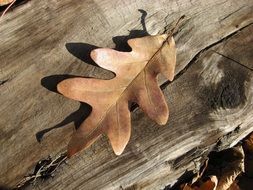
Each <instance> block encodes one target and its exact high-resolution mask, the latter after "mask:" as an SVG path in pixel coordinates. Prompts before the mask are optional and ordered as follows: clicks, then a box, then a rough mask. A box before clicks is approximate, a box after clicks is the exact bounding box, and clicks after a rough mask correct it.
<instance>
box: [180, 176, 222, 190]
mask: <svg viewBox="0 0 253 190" xmlns="http://www.w3.org/2000/svg"><path fill="white" fill-rule="evenodd" d="M217 184H218V179H217V177H216V176H210V177H208V179H207V180H206V181H201V180H199V181H198V182H197V183H196V184H193V185H189V184H186V185H185V186H184V187H183V190H216V187H217Z"/></svg>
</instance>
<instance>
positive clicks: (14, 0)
mask: <svg viewBox="0 0 253 190" xmlns="http://www.w3.org/2000/svg"><path fill="white" fill-rule="evenodd" d="M15 2H16V0H13V1H12V2H11V4H9V6H8V7H7V8H6V9H5V10H4V12H3V13H2V15H1V17H0V20H1V19H2V18H3V16H4V15H5V13H6V12H7V11H8V10H9V9H10V8H11V6H12V5H13V4H14V3H15Z"/></svg>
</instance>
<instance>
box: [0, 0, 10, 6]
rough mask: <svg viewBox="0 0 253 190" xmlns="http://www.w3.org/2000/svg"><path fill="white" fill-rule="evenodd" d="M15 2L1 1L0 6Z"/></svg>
mask: <svg viewBox="0 0 253 190" xmlns="http://www.w3.org/2000/svg"><path fill="white" fill-rule="evenodd" d="M12 1H13V0H0V6H3V5H7V4H10V3H11V2H12Z"/></svg>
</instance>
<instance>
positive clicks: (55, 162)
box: [17, 153, 67, 189]
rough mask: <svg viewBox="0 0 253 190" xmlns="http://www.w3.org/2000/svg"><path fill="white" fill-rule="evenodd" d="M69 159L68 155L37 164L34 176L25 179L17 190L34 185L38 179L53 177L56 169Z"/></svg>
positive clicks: (49, 158) (61, 155)
mask: <svg viewBox="0 0 253 190" xmlns="http://www.w3.org/2000/svg"><path fill="white" fill-rule="evenodd" d="M66 159H67V156H66V153H62V154H59V155H57V156H56V157H55V158H54V159H52V158H51V157H48V158H47V159H44V160H41V161H39V162H38V163H37V165H36V167H37V166H38V169H36V167H35V170H34V172H33V174H30V175H29V176H26V177H24V178H23V179H22V180H21V181H20V182H19V183H18V185H17V189H19V188H22V187H23V186H25V185H26V184H28V183H32V184H34V183H35V182H36V180H37V179H38V178H46V177H49V176H52V174H53V173H54V172H55V171H56V169H57V168H58V167H59V166H60V165H61V164H62V163H63V162H64V161H65V160H66Z"/></svg>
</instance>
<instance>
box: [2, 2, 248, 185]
mask: <svg viewBox="0 0 253 190" xmlns="http://www.w3.org/2000/svg"><path fill="white" fill-rule="evenodd" d="M138 9H144V10H145V11H147V16H146V17H145V27H144V29H143V25H142V24H141V22H140V21H141V19H140V16H141V14H140V12H138ZM252 12H253V3H252V1H251V0H238V1H235V0H231V1H218V0H214V1H211V2H210V1H200V0H198V1H197V0H196V1H193V0H192V1H185V0H183V1H175V0H172V1H170V2H168V1H165V0H164V1H162V0H159V1H155V2H154V1H145V2H144V1H127V2H126V1H116V0H115V1H111V0H110V1H109V0H104V1H70V0H68V1H67V0H62V1H49V0H45V1H28V2H27V3H26V4H24V5H22V6H19V7H17V8H15V9H14V10H13V11H12V12H9V14H6V15H5V17H4V19H2V20H1V21H0V36H1V38H0V44H1V45H0V52H1V54H0V60H1V62H0V81H1V82H0V84H1V85H0V91H1V96H0V104H1V107H0V146H1V147H0V155H1V158H0V184H3V185H7V186H14V185H15V184H16V183H17V182H18V181H19V180H20V179H22V177H23V176H24V175H26V174H28V173H29V172H32V170H33V168H34V166H35V164H36V163H37V162H38V161H39V160H40V159H43V158H46V157H47V156H48V155H56V154H58V153H59V152H62V151H64V150H65V148H66V144H67V142H68V141H69V138H70V136H71V134H72V131H73V129H74V126H75V125H76V126H77V125H78V124H79V123H80V121H82V120H83V118H84V117H85V115H87V113H88V112H89V110H90V107H88V106H87V105H81V106H80V104H79V103H78V102H75V101H71V100H68V99H66V98H64V97H62V96H61V95H59V94H57V93H53V92H52V91H55V87H56V84H57V83H58V82H59V81H61V80H62V79H63V78H66V77H69V76H66V74H68V75H76V76H88V77H99V78H111V77H113V74H112V73H110V72H108V71H105V70H103V69H101V68H98V67H95V66H94V65H92V64H93V63H92V62H91V61H90V59H89V57H88V52H89V51H90V50H91V49H94V48H95V47H96V46H103V47H114V43H113V42H115V43H116V48H117V49H119V50H127V47H126V46H125V41H126V39H128V38H132V37H138V36H143V35H147V34H156V33H162V32H164V30H166V29H167V28H169V27H170V26H171V25H172V23H173V22H174V21H176V20H177V19H178V18H179V17H180V16H181V15H183V14H185V15H186V18H187V19H186V21H185V22H184V23H183V24H182V25H181V27H180V28H179V31H178V32H177V33H176V35H175V39H176V43H177V47H178V54H177V56H178V62H177V68H176V73H179V74H178V75H177V77H176V78H177V79H176V80H175V81H174V82H172V83H171V84H169V86H168V87H167V88H166V89H165V94H166V96H167V99H168V103H169V106H170V121H169V123H168V125H167V126H166V127H163V128H158V127H156V125H155V124H154V123H153V122H152V121H150V120H149V119H148V118H147V117H146V116H145V115H144V114H143V113H142V112H141V111H140V110H139V109H137V110H135V111H134V113H133V114H132V116H133V121H132V126H133V128H134V129H133V132H132V137H131V140H130V143H129V145H128V146H127V148H126V151H125V152H124V153H123V155H122V156H120V157H116V156H115V155H114V154H113V152H112V150H111V148H110V146H109V144H108V142H107V139H106V138H102V139H100V140H99V142H97V143H96V144H95V145H94V146H92V147H91V148H90V149H89V150H87V151H85V152H82V153H80V154H79V155H78V156H77V157H75V158H73V159H71V160H69V163H68V165H63V166H62V167H61V168H60V170H59V171H58V173H57V176H56V177H54V178H50V179H48V180H46V181H43V182H42V181H40V182H38V183H37V186H35V187H31V186H30V187H28V189H29V188H30V189H32V188H33V189H34V188H35V189H161V188H162V187H165V186H166V185H168V184H172V183H174V182H175V181H176V179H177V178H178V177H179V176H181V175H182V174H183V173H184V172H185V171H186V170H190V169H194V168H195V166H196V163H197V165H198V163H199V162H200V161H201V160H202V156H203V157H204V155H206V154H207V153H208V152H209V151H210V150H212V149H213V148H214V147H215V148H217V149H223V148H226V147H228V146H231V145H233V144H235V143H236V142H238V141H239V140H240V139H242V138H243V137H244V136H245V135H247V134H248V133H249V132H250V131H252V129H253V126H252V119H251V117H250V116H251V115H252V90H253V89H252V86H253V85H252V70H251V69H252V68H253V66H252V53H251V52H252V46H251V45H250V44H251V43H252V40H253V37H252V30H253V29H252V25H251V23H252V22H253V15H252ZM142 21H143V20H142ZM246 26H247V27H246ZM244 27H245V28H244ZM145 28H146V30H145ZM241 28H244V29H243V30H240V29H241ZM128 30H131V32H128ZM119 35H121V36H119ZM112 38H113V40H112ZM199 52H202V53H201V54H200V53H199ZM71 54H73V55H75V56H73V55H71ZM197 54H198V56H196V55H197ZM84 62H85V63H90V64H85V63H84ZM64 74H65V75H64ZM238 126H239V128H240V129H239V132H237V133H234V135H233V136H232V137H231V138H227V139H226V134H227V133H229V132H231V131H234V129H236V128H237V127H238ZM50 128H54V129H52V130H50ZM43 130H44V131H45V132H46V133H42V132H41V131H43ZM36 135H37V136H36ZM36 137H37V139H39V140H41V142H40V143H39V142H38V141H37V139H36ZM224 139H226V140H224ZM217 141H218V142H221V143H218V145H216V142H217ZM226 142H227V144H226Z"/></svg>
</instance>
